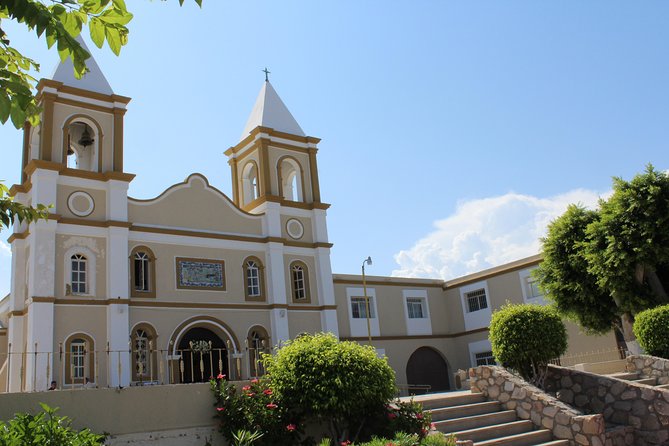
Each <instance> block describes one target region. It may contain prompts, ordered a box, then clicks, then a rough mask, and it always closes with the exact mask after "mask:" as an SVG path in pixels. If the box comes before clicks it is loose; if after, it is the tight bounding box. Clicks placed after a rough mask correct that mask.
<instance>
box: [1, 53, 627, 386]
mask: <svg viewBox="0 0 669 446" xmlns="http://www.w3.org/2000/svg"><path fill="white" fill-rule="evenodd" d="M90 69H91V71H90V72H89V73H88V74H87V75H86V76H84V78H83V79H82V80H76V79H74V78H73V76H72V67H71V64H69V62H66V63H63V64H61V66H59V67H58V69H57V70H56V72H55V74H54V76H53V79H43V80H42V81H40V83H39V85H38V99H39V102H40V105H41V107H42V108H43V113H42V119H41V124H40V125H39V126H37V127H36V128H31V127H30V126H29V125H28V124H26V126H25V128H24V144H23V165H22V179H21V181H22V182H21V184H18V185H15V186H13V188H12V194H13V195H14V196H15V197H16V199H17V200H18V201H20V202H22V203H26V204H36V203H52V204H53V208H52V209H51V217H50V218H49V220H48V221H39V222H37V223H32V224H30V225H27V224H18V225H15V226H14V232H13V234H12V235H11V237H9V240H8V241H9V243H10V244H11V248H12V284H11V292H10V294H9V295H8V296H7V297H5V298H4V299H2V300H1V301H0V390H2V391H11V392H16V391H30V390H42V389H46V388H47V387H48V386H49V383H50V382H51V381H52V380H54V381H56V382H57V385H58V387H61V388H67V387H76V386H82V385H84V384H85V383H86V382H87V380H88V381H90V384H89V385H97V386H114V387H115V386H128V385H138V384H156V383H167V382H169V383H180V382H196V381H203V380H207V379H209V377H210V376H215V375H217V374H218V373H221V372H222V373H225V374H227V375H228V376H231V377H232V378H234V379H236V378H248V377H250V376H257V375H260V374H262V373H263V370H262V366H261V364H260V363H259V362H258V358H259V354H260V352H262V351H269V349H270V348H271V346H273V345H277V344H280V343H281V342H283V341H286V340H288V339H292V338H295V337H296V336H298V335H299V334H301V333H314V332H320V331H327V332H332V333H334V334H336V335H338V336H339V337H340V338H342V339H353V340H357V341H360V342H363V343H365V342H367V338H368V322H369V332H371V333H370V334H371V336H372V343H373V345H374V346H375V347H376V348H377V349H379V351H380V352H382V353H385V354H386V355H387V356H388V360H389V362H390V364H391V366H392V367H393V368H394V369H395V371H396V373H397V381H398V384H401V385H407V384H410V385H417V386H420V385H426V386H429V388H430V389H432V390H442V389H451V388H453V382H452V375H453V372H454V371H456V370H457V369H461V368H467V367H469V366H472V365H476V364H486V363H490V362H492V361H494V360H493V358H492V354H491V348H490V343H489V341H488V338H487V327H488V324H489V321H490V316H491V310H492V309H494V308H498V307H500V306H501V305H503V303H504V302H505V301H507V300H509V301H513V302H536V303H543V302H544V301H543V297H542V296H540V295H539V294H538V292H537V288H536V286H535V284H534V283H533V282H532V280H531V278H530V275H529V273H530V271H531V270H532V268H534V267H536V265H537V264H538V262H540V258H539V257H538V256H537V257H531V258H528V259H524V260H520V261H517V262H513V263H510V264H508V265H503V266H501V267H498V268H494V269H491V270H487V271H483V272H480V273H477V274H472V275H469V276H466V277H462V278H459V279H456V280H452V281H446V282H444V281H442V280H419V279H401V278H391V277H368V278H367V283H366V285H367V288H366V291H367V295H368V296H369V297H370V301H369V304H370V310H369V316H370V317H369V318H367V305H366V301H365V298H364V296H365V292H364V290H363V283H362V278H361V277H360V276H352V275H337V274H334V275H333V274H332V270H331V264H330V249H331V247H332V244H331V242H330V240H329V238H328V232H327V209H328V207H329V205H328V204H326V203H324V202H323V201H322V199H321V190H320V187H319V180H318V165H317V152H318V142H319V139H318V138H313V137H310V136H306V134H305V133H304V132H303V131H302V129H301V128H300V126H299V125H298V123H297V122H296V121H295V119H294V118H293V116H292V115H291V114H290V112H289V111H288V109H287V108H286V106H285V105H284V103H283V102H282V101H281V99H280V98H279V96H278V95H277V93H276V91H275V90H274V88H273V87H272V85H271V84H270V83H269V82H265V83H264V84H263V86H262V89H261V91H260V94H259V96H258V99H257V101H256V103H255V106H254V108H253V111H252V113H251V116H250V117H249V119H248V123H247V125H246V128H245V129H244V131H243V134H242V137H241V140H240V141H239V142H238V143H237V144H236V145H235V146H233V147H231V148H230V149H228V150H227V151H226V152H225V154H226V156H227V157H228V163H229V165H230V168H231V171H232V190H233V196H232V197H227V196H226V195H225V194H223V193H222V192H221V191H219V190H218V189H216V188H215V187H213V186H211V185H210V184H209V182H208V180H207V179H206V178H205V177H204V176H202V175H200V174H197V173H195V174H192V175H190V176H189V177H188V178H186V179H185V180H184V182H182V183H179V184H175V185H172V186H170V187H169V188H167V189H166V190H165V191H164V192H163V193H162V194H160V195H159V196H157V197H155V198H153V199H150V200H137V199H134V198H132V197H129V196H128V193H127V192H128V185H129V183H130V182H131V181H132V180H133V178H134V175H132V174H130V173H127V172H125V170H124V166H123V151H124V147H123V120H124V114H125V112H126V109H127V107H128V104H129V102H130V99H129V98H126V97H123V96H119V95H117V94H115V93H114V92H113V91H112V89H111V87H110V86H109V84H108V83H107V81H106V79H105V78H104V75H103V74H102V72H101V71H100V69H99V67H98V66H97V64H96V63H95V61H91V62H90ZM570 335H571V337H570V349H571V352H572V353H577V352H586V351H592V350H606V349H615V348H616V342H615V339H614V338H613V336H606V337H599V338H591V337H585V336H583V335H580V334H578V331H577V330H576V329H575V328H574V327H570Z"/></svg>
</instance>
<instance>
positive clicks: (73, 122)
mask: <svg viewBox="0 0 669 446" xmlns="http://www.w3.org/2000/svg"><path fill="white" fill-rule="evenodd" d="M63 137H64V141H63V152H64V153H63V162H64V163H65V164H66V166H67V167H69V168H70V169H80V170H88V171H91V172H98V171H100V169H101V161H102V158H101V156H100V150H99V148H100V147H102V145H101V141H100V140H101V139H102V135H101V133H100V129H99V126H98V124H97V123H96V122H95V121H93V120H92V119H90V118H89V117H86V116H83V115H76V116H73V117H71V118H70V119H68V121H67V122H66V123H65V125H64V126H63Z"/></svg>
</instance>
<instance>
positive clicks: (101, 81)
mask: <svg viewBox="0 0 669 446" xmlns="http://www.w3.org/2000/svg"><path fill="white" fill-rule="evenodd" d="M76 39H77V42H79V44H80V45H81V46H82V47H83V48H84V49H85V50H86V51H88V54H90V55H91V57H89V58H88V59H86V66H87V67H88V72H87V73H86V74H84V76H83V77H82V78H81V79H77V78H76V77H74V65H73V64H72V59H70V58H69V57H68V58H67V59H65V61H64V62H61V63H59V64H58V66H57V67H56V70H55V71H54V73H53V76H51V79H53V80H54V81H58V82H62V83H63V84H64V85H67V86H69V87H75V88H80V89H82V90H88V91H94V92H96V93H102V94H108V95H109V94H114V92H113V91H112V88H111V86H110V85H109V82H107V79H106V78H105V75H104V74H102V70H101V69H100V67H99V66H98V64H97V62H95V59H94V58H93V53H91V50H89V49H88V46H87V45H86V42H84V39H82V37H81V35H79V36H77V37H76Z"/></svg>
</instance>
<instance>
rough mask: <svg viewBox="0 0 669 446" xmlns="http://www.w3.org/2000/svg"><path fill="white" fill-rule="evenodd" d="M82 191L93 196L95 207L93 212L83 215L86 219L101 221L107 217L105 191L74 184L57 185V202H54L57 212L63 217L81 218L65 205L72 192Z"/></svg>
mask: <svg viewBox="0 0 669 446" xmlns="http://www.w3.org/2000/svg"><path fill="white" fill-rule="evenodd" d="M77 191H83V192H86V193H87V194H89V195H90V196H91V197H92V198H93V202H94V203H95V208H94V209H93V212H92V213H91V214H90V215H88V216H87V217H85V218H86V219H88V220H98V221H103V220H106V219H107V218H106V217H107V215H106V214H107V205H106V193H105V191H103V190H98V189H86V188H83V187H74V186H64V185H58V198H57V200H58V203H57V204H56V209H57V212H58V214H60V215H62V216H63V217H68V218H82V217H79V216H78V215H75V214H73V213H72V211H70V208H69V207H68V206H67V200H68V198H69V197H70V195H71V194H72V193H73V192H77Z"/></svg>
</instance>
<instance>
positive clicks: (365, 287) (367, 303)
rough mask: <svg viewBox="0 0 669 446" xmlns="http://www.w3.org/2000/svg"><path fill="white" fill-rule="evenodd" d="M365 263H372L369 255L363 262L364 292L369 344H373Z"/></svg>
mask: <svg viewBox="0 0 669 446" xmlns="http://www.w3.org/2000/svg"><path fill="white" fill-rule="evenodd" d="M365 263H366V264H367V265H371V264H372V258H371V257H370V256H368V257H367V258H366V259H365V260H364V261H363V262H362V292H363V294H364V295H365V306H366V307H367V311H366V312H365V313H366V315H367V339H368V341H369V345H372V326H371V325H370V322H369V296H368V295H367V282H366V281H365Z"/></svg>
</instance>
